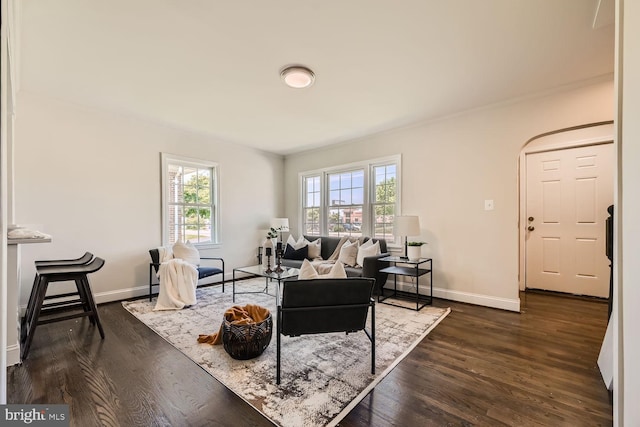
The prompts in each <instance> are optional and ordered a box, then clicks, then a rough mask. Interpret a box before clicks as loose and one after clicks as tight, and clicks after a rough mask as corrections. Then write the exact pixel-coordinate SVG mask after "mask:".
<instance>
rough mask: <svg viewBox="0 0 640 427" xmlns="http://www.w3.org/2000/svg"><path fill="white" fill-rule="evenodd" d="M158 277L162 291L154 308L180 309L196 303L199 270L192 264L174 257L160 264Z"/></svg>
mask: <svg viewBox="0 0 640 427" xmlns="http://www.w3.org/2000/svg"><path fill="white" fill-rule="evenodd" d="M160 259H161V260H162V256H161V257H160ZM158 278H159V279H160V292H159V294H158V300H157V302H156V306H155V308H154V310H180V309H181V308H184V306H186V305H194V304H195V303H196V286H197V285H198V270H197V269H196V267H195V266H193V265H192V264H189V263H188V262H186V261H184V260H182V259H180V258H172V259H170V260H168V261H165V262H163V263H162V264H160V269H159V270H158Z"/></svg>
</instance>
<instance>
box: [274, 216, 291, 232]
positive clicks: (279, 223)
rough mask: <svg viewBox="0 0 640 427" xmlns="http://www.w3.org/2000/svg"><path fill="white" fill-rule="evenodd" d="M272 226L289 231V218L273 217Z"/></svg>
mask: <svg viewBox="0 0 640 427" xmlns="http://www.w3.org/2000/svg"><path fill="white" fill-rule="evenodd" d="M271 226H272V227H273V228H275V229H276V230H278V231H289V218H273V219H271Z"/></svg>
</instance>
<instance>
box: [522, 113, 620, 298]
mask: <svg viewBox="0 0 640 427" xmlns="http://www.w3.org/2000/svg"><path fill="white" fill-rule="evenodd" d="M614 162H615V156H614V150H613V123H612V122H604V123H595V124H589V125H585V126H579V127H574V128H569V129H562V130H558V131H554V132H549V133H546V134H543V135H539V136H537V137H535V138H532V139H531V140H529V141H528V142H527V143H526V144H525V146H524V147H523V149H522V151H521V153H520V158H519V171H520V176H519V178H520V218H519V236H520V269H519V272H520V274H519V277H520V279H519V286H520V290H525V289H527V288H529V289H545V290H551V291H558V292H564V293H570V294H578V295H590V296H597V297H607V296H608V295H609V262H608V259H607V258H606V249H605V240H606V239H605V221H606V218H607V216H608V213H607V210H606V209H607V207H608V206H609V205H611V204H612V203H613V171H614V167H615V165H614Z"/></svg>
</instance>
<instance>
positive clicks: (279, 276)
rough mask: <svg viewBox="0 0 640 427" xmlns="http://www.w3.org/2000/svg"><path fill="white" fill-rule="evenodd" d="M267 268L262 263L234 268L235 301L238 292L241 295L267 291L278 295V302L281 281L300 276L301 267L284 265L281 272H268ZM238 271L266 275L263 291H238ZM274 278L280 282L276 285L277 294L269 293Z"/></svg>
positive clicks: (260, 275)
mask: <svg viewBox="0 0 640 427" xmlns="http://www.w3.org/2000/svg"><path fill="white" fill-rule="evenodd" d="M266 270H267V269H266V268H265V267H264V266H262V265H252V266H249V267H238V268H234V269H233V302H234V303H235V302H236V294H238V295H239V294H261V293H265V294H268V295H271V296H274V297H276V302H278V300H279V295H280V283H281V282H282V281H283V280H285V279H293V278H295V277H298V273H299V272H300V270H299V269H297V268H293V267H282V270H283V271H282V272H281V273H276V272H275V271H271V272H269V273H267V271H266ZM236 271H237V272H239V273H247V274H252V275H254V276H259V277H264V278H265V285H264V289H262V290H261V291H242V292H236ZM273 280H276V281H277V282H278V283H277V285H276V293H275V295H274V294H270V293H269V282H272V281H273Z"/></svg>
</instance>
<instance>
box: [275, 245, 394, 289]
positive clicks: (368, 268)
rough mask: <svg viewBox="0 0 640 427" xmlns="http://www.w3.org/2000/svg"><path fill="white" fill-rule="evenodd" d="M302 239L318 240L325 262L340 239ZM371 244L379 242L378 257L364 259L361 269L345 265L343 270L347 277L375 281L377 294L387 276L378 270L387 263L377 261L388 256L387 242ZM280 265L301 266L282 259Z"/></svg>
mask: <svg viewBox="0 0 640 427" xmlns="http://www.w3.org/2000/svg"><path fill="white" fill-rule="evenodd" d="M304 238H305V239H307V240H308V241H309V242H314V241H316V240H317V239H320V241H321V243H320V255H321V256H322V259H325V260H326V259H328V258H329V257H330V256H331V254H333V252H334V251H335V250H336V247H337V246H338V243H340V237H333V236H304ZM367 240H369V237H365V238H364V242H366V241H367ZM373 242H374V243H375V242H380V252H381V254H380V255H377V256H370V257H366V258H365V259H364V265H363V266H362V268H356V267H347V266H346V265H345V267H344V269H345V271H346V272H347V277H366V278H372V279H376V285H375V293H376V294H378V290H379V289H380V286H383V285H384V284H385V283H386V282H387V276H388V275H387V273H380V269H382V268H384V267H388V266H389V263H388V262H382V261H378V259H379V258H382V257H385V256H388V255H389V254H388V253H387V242H386V241H385V240H384V239H373ZM282 265H284V266H286V267H295V268H300V267H301V266H302V261H300V260H294V259H286V258H283V259H282Z"/></svg>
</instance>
